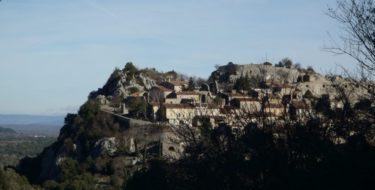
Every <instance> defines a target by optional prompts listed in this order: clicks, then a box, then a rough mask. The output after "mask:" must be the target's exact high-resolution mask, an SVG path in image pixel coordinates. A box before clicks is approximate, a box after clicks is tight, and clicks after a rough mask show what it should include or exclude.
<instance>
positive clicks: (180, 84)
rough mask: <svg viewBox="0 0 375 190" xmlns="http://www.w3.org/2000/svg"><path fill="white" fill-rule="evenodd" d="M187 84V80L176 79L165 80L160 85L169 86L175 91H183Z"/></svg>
mask: <svg viewBox="0 0 375 190" xmlns="http://www.w3.org/2000/svg"><path fill="white" fill-rule="evenodd" d="M187 84H188V83H187V82H186V81H181V80H174V81H164V82H161V83H160V84H159V85H160V86H163V87H165V88H168V89H170V90H173V91H175V92H181V91H182V90H183V89H184V88H186V86H187Z"/></svg>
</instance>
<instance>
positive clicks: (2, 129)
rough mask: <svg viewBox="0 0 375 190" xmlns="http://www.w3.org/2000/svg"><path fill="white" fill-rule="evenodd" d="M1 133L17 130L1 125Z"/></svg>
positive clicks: (12, 132)
mask: <svg viewBox="0 0 375 190" xmlns="http://www.w3.org/2000/svg"><path fill="white" fill-rule="evenodd" d="M0 133H7V134H15V133H17V132H16V131H15V130H13V129H10V128H6V127H2V126H0Z"/></svg>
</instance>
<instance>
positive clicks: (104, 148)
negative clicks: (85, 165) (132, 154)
mask: <svg viewBox="0 0 375 190" xmlns="http://www.w3.org/2000/svg"><path fill="white" fill-rule="evenodd" d="M116 151H117V145H116V138H115V137H106V138H102V139H100V140H98V141H97V142H96V143H95V146H94V149H93V150H92V155H93V157H94V158H97V157H99V156H102V155H109V156H113V155H114V154H115V152H116Z"/></svg>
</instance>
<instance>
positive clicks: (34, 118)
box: [0, 114, 64, 126]
mask: <svg viewBox="0 0 375 190" xmlns="http://www.w3.org/2000/svg"><path fill="white" fill-rule="evenodd" d="M3 124H14V125H30V124H44V125H59V126H61V125H63V124H64V116H42V115H17V114H0V125H3Z"/></svg>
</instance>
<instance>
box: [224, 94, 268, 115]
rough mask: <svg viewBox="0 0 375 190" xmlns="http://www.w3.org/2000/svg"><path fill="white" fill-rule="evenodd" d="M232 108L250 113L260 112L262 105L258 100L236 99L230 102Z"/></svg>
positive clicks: (248, 98)
mask: <svg viewBox="0 0 375 190" xmlns="http://www.w3.org/2000/svg"><path fill="white" fill-rule="evenodd" d="M230 104H231V106H233V107H234V108H237V109H242V110H244V111H248V112H251V113H253V112H258V111H260V110H261V103H260V101H259V99H258V98H251V97H246V98H234V99H233V100H232V101H231V102H230Z"/></svg>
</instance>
